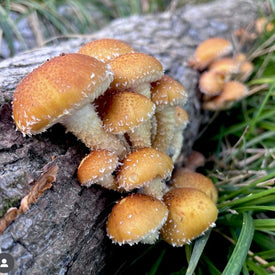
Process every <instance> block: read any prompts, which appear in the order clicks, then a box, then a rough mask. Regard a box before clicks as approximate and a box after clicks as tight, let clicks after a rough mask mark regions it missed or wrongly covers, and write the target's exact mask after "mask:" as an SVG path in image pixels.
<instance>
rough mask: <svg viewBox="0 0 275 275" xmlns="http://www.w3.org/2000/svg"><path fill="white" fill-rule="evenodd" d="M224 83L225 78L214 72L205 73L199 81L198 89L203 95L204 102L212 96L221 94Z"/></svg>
mask: <svg viewBox="0 0 275 275" xmlns="http://www.w3.org/2000/svg"><path fill="white" fill-rule="evenodd" d="M224 83H225V76H224V74H222V73H218V72H214V71H205V72H204V73H202V74H201V76H200V79H199V88H200V91H201V92H202V93H203V95H204V98H203V99H204V100H209V99H211V98H212V97H213V96H216V95H218V94H220V93H221V91H222V89H223V86H224Z"/></svg>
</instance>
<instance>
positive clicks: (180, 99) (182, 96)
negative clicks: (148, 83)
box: [151, 75, 187, 108]
mask: <svg viewBox="0 0 275 275" xmlns="http://www.w3.org/2000/svg"><path fill="white" fill-rule="evenodd" d="M151 99H152V101H153V102H154V103H155V104H156V106H157V107H158V108H160V107H161V106H163V105H171V106H175V105H183V104H185V103H186V100H187V93H186V91H185V89H184V87H183V86H182V85H181V84H180V83H179V82H178V81H176V80H174V79H173V78H172V77H170V76H168V75H164V76H163V77H162V78H161V79H160V80H158V81H156V82H154V83H152V88H151Z"/></svg>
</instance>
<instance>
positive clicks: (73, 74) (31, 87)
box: [13, 53, 113, 135]
mask: <svg viewBox="0 0 275 275" xmlns="http://www.w3.org/2000/svg"><path fill="white" fill-rule="evenodd" d="M112 79H113V78H112V72H111V71H110V70H109V68H108V66H107V65H106V64H104V63H102V62H100V61H98V60H97V59H95V58H93V57H90V56H86V55H82V54H77V53H72V54H63V55H60V56H58V57H54V58H52V59H50V60H49V61H47V62H45V63H44V64H42V65H41V66H40V67H38V68H36V69H34V70H33V71H32V72H31V73H30V74H29V75H27V76H26V77H25V78H24V79H23V80H22V81H21V82H20V83H19V85H18V86H17V88H16V90H15V92H14V96H13V117H14V121H15V123H16V126H17V128H18V129H19V130H20V131H22V132H23V133H25V134H29V135H30V134H35V133H39V132H42V131H44V130H46V129H47V128H49V127H50V126H51V125H53V124H55V123H56V122H59V121H60V120H61V119H62V118H63V117H64V116H67V115H70V114H71V113H73V111H75V110H79V109H81V107H82V106H84V105H86V104H88V103H89V102H91V101H93V100H94V99H95V98H97V97H98V96H99V95H100V94H103V93H104V92H105V90H106V89H107V88H108V86H109V84H110V82H111V81H112Z"/></svg>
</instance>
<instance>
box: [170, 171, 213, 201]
mask: <svg viewBox="0 0 275 275" xmlns="http://www.w3.org/2000/svg"><path fill="white" fill-rule="evenodd" d="M171 183H172V186H173V187H189V188H195V189H198V190H200V191H202V192H203V193H205V194H206V195H207V196H208V197H209V198H210V199H211V200H212V201H213V202H214V203H217V200H218V192H217V189H216V187H215V185H214V183H213V181H212V180H211V179H210V178H208V177H206V176H204V175H203V174H201V173H197V172H191V171H189V172H188V171H186V170H183V172H181V171H180V170H177V171H175V173H174V174H173V177H172V181H171Z"/></svg>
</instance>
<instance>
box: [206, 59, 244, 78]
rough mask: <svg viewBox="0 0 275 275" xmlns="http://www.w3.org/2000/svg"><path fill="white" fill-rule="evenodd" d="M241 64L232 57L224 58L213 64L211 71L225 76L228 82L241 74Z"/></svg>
mask: <svg viewBox="0 0 275 275" xmlns="http://www.w3.org/2000/svg"><path fill="white" fill-rule="evenodd" d="M239 68H240V63H239V62H238V61H237V60H236V59H235V58H232V57H224V58H221V59H219V60H216V61H215V62H213V63H212V64H211V65H210V67H209V70H210V71H213V72H215V73H220V74H222V75H224V76H225V78H226V80H229V79H230V77H231V76H232V75H233V74H237V73H238V72H239Z"/></svg>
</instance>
